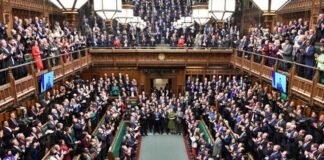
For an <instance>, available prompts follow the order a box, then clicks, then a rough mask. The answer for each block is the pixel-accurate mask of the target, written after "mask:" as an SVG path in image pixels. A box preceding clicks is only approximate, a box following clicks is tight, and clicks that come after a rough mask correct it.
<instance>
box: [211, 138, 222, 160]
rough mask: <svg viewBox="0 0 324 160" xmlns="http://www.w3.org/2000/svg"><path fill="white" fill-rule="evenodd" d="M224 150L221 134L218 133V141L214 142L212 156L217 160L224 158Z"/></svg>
mask: <svg viewBox="0 0 324 160" xmlns="http://www.w3.org/2000/svg"><path fill="white" fill-rule="evenodd" d="M222 148H223V142H222V139H221V134H220V133H219V132H218V133H216V140H215V142H214V146H213V154H212V156H213V157H214V158H215V160H216V159H221V158H222Z"/></svg>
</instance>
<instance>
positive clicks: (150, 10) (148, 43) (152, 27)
mask: <svg viewBox="0 0 324 160" xmlns="http://www.w3.org/2000/svg"><path fill="white" fill-rule="evenodd" d="M129 2H130V3H133V4H134V6H135V8H134V15H135V16H139V17H141V18H142V19H143V20H144V22H145V23H146V24H147V25H146V27H145V28H138V27H135V26H131V25H120V24H119V23H117V22H116V21H115V22H114V23H113V24H112V28H111V29H110V30H108V32H107V31H106V28H109V26H105V25H101V26H103V27H99V25H98V24H97V21H95V23H94V27H93V28H92V29H90V25H89V24H88V21H89V20H88V19H87V18H84V20H83V23H84V25H83V26H85V27H84V30H86V31H87V35H88V41H89V43H91V45H92V46H95V47H130V48H132V47H154V46H156V45H159V44H166V45H168V46H170V47H203V48H205V47H209V48H210V47H214V48H215V47H224V48H225V47H232V46H233V45H234V44H235V43H236V42H238V40H239V38H238V36H239V28H237V26H235V25H233V24H234V22H233V20H232V19H231V20H226V21H225V23H224V25H223V26H220V25H218V23H217V22H213V23H210V24H206V25H204V27H201V26H199V25H198V24H197V23H194V22H192V25H191V26H190V27H185V28H176V26H175V25H174V22H176V21H177V20H178V19H180V17H184V16H191V15H192V9H191V5H192V4H195V3H198V2H200V1H197V0H186V1H183V0H171V1H167V0H154V1H147V0H131V1H129Z"/></svg>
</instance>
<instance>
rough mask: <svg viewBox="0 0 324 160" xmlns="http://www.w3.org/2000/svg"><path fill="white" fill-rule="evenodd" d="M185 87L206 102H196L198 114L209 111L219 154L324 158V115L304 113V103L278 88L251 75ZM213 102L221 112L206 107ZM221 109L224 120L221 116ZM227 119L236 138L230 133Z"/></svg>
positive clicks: (213, 80)
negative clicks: (284, 97) (297, 102)
mask: <svg viewBox="0 0 324 160" xmlns="http://www.w3.org/2000/svg"><path fill="white" fill-rule="evenodd" d="M200 84H202V85H200ZM187 90H189V91H193V92H194V93H196V95H197V96H195V94H194V97H196V98H194V99H197V100H198V101H201V99H206V101H207V102H205V103H206V104H207V105H198V106H197V108H198V109H199V110H201V112H202V113H199V112H198V113H199V114H197V115H198V116H201V115H203V117H204V116H205V117H204V118H203V119H205V121H209V125H208V126H209V127H210V130H211V131H212V132H214V133H216V136H215V137H216V140H215V146H217V145H218V146H222V147H221V148H223V149H224V150H221V151H219V152H217V153H219V154H218V157H225V158H226V157H227V156H229V155H230V156H232V157H236V156H238V157H239V158H238V159H241V158H242V156H244V153H247V152H250V153H251V155H252V156H253V157H254V158H255V159H323V156H324V150H323V149H324V144H323V141H324V140H323V121H324V119H323V118H324V116H323V115H321V116H320V117H318V115H317V114H316V113H315V112H313V113H312V115H311V117H309V118H307V117H305V116H304V110H305V109H306V106H302V105H295V104H294V102H293V101H291V102H289V101H285V100H282V99H281V98H280V96H279V94H278V92H276V91H273V92H269V91H268V89H267V88H266V87H265V88H262V86H261V85H259V84H258V83H255V84H251V82H250V80H249V79H248V78H241V79H237V78H236V77H233V78H230V77H227V78H226V79H225V78H222V77H219V78H218V79H216V77H215V76H214V77H213V78H212V79H211V80H207V78H206V79H204V81H203V82H199V80H196V82H194V81H190V80H188V83H187ZM204 90H205V91H204ZM200 95H203V96H200ZM205 95H207V96H206V98H203V97H204V96H205ZM213 97H214V98H213ZM213 99H214V100H213ZM213 101H214V102H215V105H218V112H217V111H214V110H212V109H210V108H208V106H209V105H211V104H213V103H212V102H213ZM198 104H199V103H198ZM204 112H205V114H204ZM217 114H219V115H221V116H222V117H224V119H226V121H225V122H222V121H219V117H218V116H219V115H217ZM193 115H195V114H194V113H193ZM226 124H228V126H229V127H230V128H231V130H233V132H234V137H230V136H228V135H229V132H230V131H229V128H227V125H226ZM217 139H218V140H217ZM226 145H228V146H227V147H226ZM198 146H199V145H198ZM216 156H217V155H216Z"/></svg>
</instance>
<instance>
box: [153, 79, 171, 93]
mask: <svg viewBox="0 0 324 160" xmlns="http://www.w3.org/2000/svg"><path fill="white" fill-rule="evenodd" d="M151 84H152V89H153V90H154V89H158V90H160V89H163V90H165V89H171V87H170V86H172V80H171V79H166V78H154V79H151Z"/></svg>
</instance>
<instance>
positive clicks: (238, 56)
mask: <svg viewBox="0 0 324 160" xmlns="http://www.w3.org/2000/svg"><path fill="white" fill-rule="evenodd" d="M269 61H271V63H270V62H269ZM231 62H232V64H233V66H234V67H236V68H239V69H240V70H241V72H247V73H248V74H250V75H253V76H255V77H258V78H259V80H260V81H261V80H264V81H267V82H270V83H271V81H272V71H277V72H280V73H282V74H284V75H286V76H287V78H288V87H287V92H288V96H289V97H291V96H292V95H294V96H298V97H299V98H301V99H303V100H304V101H306V102H308V103H309V104H310V105H314V104H315V105H317V106H322V107H323V108H324V84H321V83H320V81H322V83H323V74H324V71H323V70H320V69H318V68H315V67H311V66H307V65H304V64H299V63H295V62H292V61H286V60H283V59H279V58H274V57H269V56H265V55H262V54H258V53H253V52H246V51H234V54H232V59H231ZM269 64H270V65H269ZM271 64H272V65H271ZM306 72H310V73H311V75H312V77H307V78H308V79H307V78H306V76H305V74H303V73H306ZM321 76H322V77H321ZM323 108H321V110H322V109H323Z"/></svg>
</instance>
